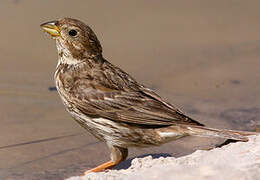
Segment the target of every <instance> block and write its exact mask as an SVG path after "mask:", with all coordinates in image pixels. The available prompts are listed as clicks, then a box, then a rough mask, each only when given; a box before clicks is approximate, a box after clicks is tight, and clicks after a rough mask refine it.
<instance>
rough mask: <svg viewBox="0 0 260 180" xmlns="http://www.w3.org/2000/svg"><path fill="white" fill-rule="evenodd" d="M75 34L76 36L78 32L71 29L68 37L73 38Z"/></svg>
mask: <svg viewBox="0 0 260 180" xmlns="http://www.w3.org/2000/svg"><path fill="white" fill-rule="evenodd" d="M77 34H78V32H77V31H76V30H74V29H72V30H70V31H69V35H70V36H73V37H75V36H77Z"/></svg>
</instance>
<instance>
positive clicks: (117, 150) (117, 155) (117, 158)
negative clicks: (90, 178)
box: [84, 146, 128, 175]
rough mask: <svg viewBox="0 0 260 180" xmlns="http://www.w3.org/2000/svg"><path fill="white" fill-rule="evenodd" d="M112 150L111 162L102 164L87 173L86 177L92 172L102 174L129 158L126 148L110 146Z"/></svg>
mask: <svg viewBox="0 0 260 180" xmlns="http://www.w3.org/2000/svg"><path fill="white" fill-rule="evenodd" d="M110 150H111V160H110V161H108V162H106V163H104V164H101V165H99V166H97V167H95V168H93V169H90V170H87V171H85V173H84V175H86V174H87V173H91V172H100V171H104V170H106V169H110V168H113V167H114V166H116V165H117V164H119V163H120V162H122V161H124V160H125V159H126V158H127V155H128V150H127V149H126V148H121V147H116V146H110Z"/></svg>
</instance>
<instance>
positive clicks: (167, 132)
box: [158, 125, 260, 141]
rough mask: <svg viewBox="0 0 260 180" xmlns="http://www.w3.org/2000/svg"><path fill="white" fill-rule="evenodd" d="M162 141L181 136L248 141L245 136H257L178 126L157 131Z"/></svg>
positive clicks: (202, 127) (230, 131)
mask: <svg viewBox="0 0 260 180" xmlns="http://www.w3.org/2000/svg"><path fill="white" fill-rule="evenodd" d="M158 133H159V135H160V137H161V138H162V140H163V141H171V140H173V139H178V138H180V137H183V136H200V137H220V138H225V139H232V140H237V141H248V138H247V136H251V135H258V134H260V133H257V132H248V131H234V130H226V129H214V128H208V127H204V126H194V125H178V126H174V125H173V126H170V127H166V128H162V129H159V131H158Z"/></svg>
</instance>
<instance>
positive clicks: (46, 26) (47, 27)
mask: <svg viewBox="0 0 260 180" xmlns="http://www.w3.org/2000/svg"><path fill="white" fill-rule="evenodd" d="M57 24H58V21H50V22H46V23H43V24H41V25H40V26H41V28H42V29H43V30H44V31H45V32H47V33H49V34H50V35H51V36H52V37H57V36H60V29H59V27H58V26H57Z"/></svg>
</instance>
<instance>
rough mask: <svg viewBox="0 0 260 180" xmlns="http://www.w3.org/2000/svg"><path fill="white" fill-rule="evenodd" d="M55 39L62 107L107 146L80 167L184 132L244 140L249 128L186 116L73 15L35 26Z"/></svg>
mask: <svg viewBox="0 0 260 180" xmlns="http://www.w3.org/2000/svg"><path fill="white" fill-rule="evenodd" d="M40 27H41V28H42V29H43V31H45V32H47V33H48V34H49V35H51V37H52V38H53V39H54V40H55V41H56V47H57V51H58V63H57V66H56V70H55V74H54V79H55V84H56V88H57V91H58V94H59V95H60V98H61V100H62V102H63V104H64V105H65V108H66V110H67V111H68V112H69V114H70V115H71V116H72V117H73V119H74V120H75V121H76V122H77V123H79V124H80V125H81V126H82V127H83V128H85V129H86V130H88V131H89V132H90V133H91V134H92V135H94V136H95V137H96V138H98V139H99V140H101V141H103V142H105V143H106V144H107V146H108V147H109V149H110V160H109V161H108V162H106V163H104V164H101V165H99V166H97V167H94V168H92V169H90V170H87V171H85V174H87V173H90V172H100V171H104V170H106V169H110V168H113V167H114V166H116V165H117V164H119V163H120V162H122V161H124V160H126V159H127V156H128V148H129V147H149V146H159V145H161V144H164V143H167V142H170V141H174V140H177V139H179V138H182V137H186V136H201V137H220V138H225V139H233V140H237V141H248V137H247V136H249V135H254V134H255V133H254V132H246V131H235V130H226V129H215V128H210V127H206V126H205V125H204V124H202V123H200V122H198V121H196V120H194V119H192V118H190V117H188V116H187V115H186V114H185V113H183V112H182V111H181V110H180V109H178V108H177V107H175V106H174V105H172V104H171V103H168V102H166V101H165V100H163V99H162V98H161V97H160V96H159V95H158V94H157V93H156V92H155V91H153V90H151V89H150V88H148V87H146V86H145V85H143V84H141V83H139V82H137V81H136V80H135V79H134V78H133V77H132V76H131V75H129V74H128V73H126V72H125V71H123V70H122V69H120V68H119V67H117V66H115V65H113V64H112V63H110V62H109V61H108V60H106V59H105V58H104V57H103V55H102V46H101V44H100V41H99V40H98V38H97V36H96V34H95V33H94V31H93V30H92V29H91V28H90V26H88V25H86V24H85V23H83V22H82V21H80V20H77V19H73V18H61V19H59V20H54V21H49V22H46V23H43V24H41V25H40Z"/></svg>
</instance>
